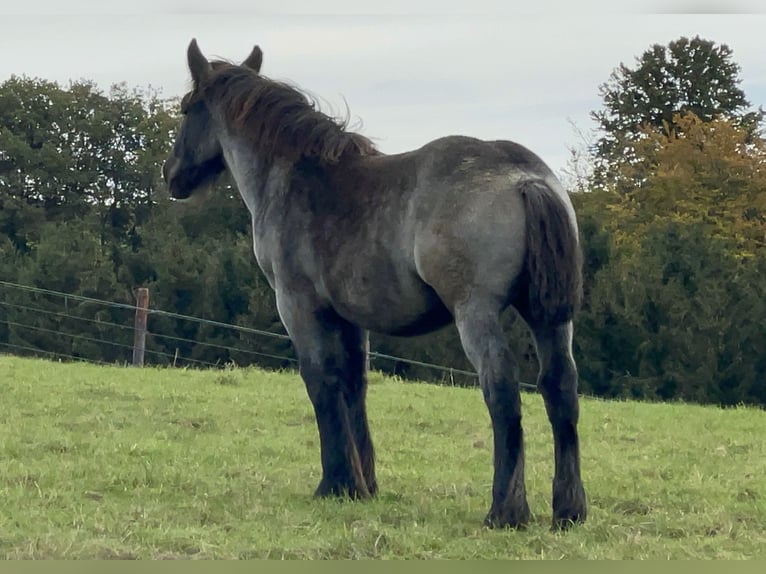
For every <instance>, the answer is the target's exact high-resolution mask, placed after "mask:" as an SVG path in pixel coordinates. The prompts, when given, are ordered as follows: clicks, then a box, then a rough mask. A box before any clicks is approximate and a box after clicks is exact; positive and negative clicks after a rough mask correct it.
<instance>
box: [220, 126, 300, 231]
mask: <svg viewBox="0 0 766 574" xmlns="http://www.w3.org/2000/svg"><path fill="white" fill-rule="evenodd" d="M221 144H222V147H223V155H224V158H225V159H226V164H227V165H228V167H229V171H230V172H231V175H232V177H233V178H234V181H235V183H236V184H237V189H238V190H239V193H240V195H241V196H242V199H243V200H244V202H245V205H247V208H248V210H249V211H250V214H251V215H253V217H255V216H256V214H258V213H263V212H264V211H265V210H266V205H267V204H268V203H269V202H270V201H271V200H272V199H273V198H274V196H275V195H276V194H278V193H281V191H282V189H283V187H284V185H285V181H286V178H287V175H288V173H287V172H288V170H287V167H286V166H283V165H281V164H280V163H279V162H274V163H270V164H265V163H264V162H263V161H262V160H261V159H260V158H259V157H258V155H257V154H256V153H255V151H254V150H253V149H252V146H251V145H250V144H248V143H247V142H244V141H242V140H241V139H239V138H236V137H230V136H225V137H223V138H222V140H221Z"/></svg>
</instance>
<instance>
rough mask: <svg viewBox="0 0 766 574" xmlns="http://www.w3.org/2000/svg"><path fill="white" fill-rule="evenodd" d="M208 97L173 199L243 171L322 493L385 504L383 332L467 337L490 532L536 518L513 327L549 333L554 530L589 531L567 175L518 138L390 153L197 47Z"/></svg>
mask: <svg viewBox="0 0 766 574" xmlns="http://www.w3.org/2000/svg"><path fill="white" fill-rule="evenodd" d="M186 55H187V63H188V68H189V72H190V74H191V90H190V91H189V92H188V93H187V94H186V95H185V96H184V97H183V98H182V100H181V104H180V108H181V110H180V111H181V114H182V117H181V118H180V125H179V128H178V131H177V134H176V138H175V143H174V146H173V148H172V151H171V152H170V153H169V155H168V158H167V160H166V161H165V162H164V164H163V166H162V175H163V179H164V181H165V182H166V184H167V186H168V190H169V193H170V196H171V198H173V199H176V200H188V199H190V198H192V197H193V196H195V197H199V193H200V192H201V191H202V190H205V191H206V190H208V189H210V187H211V186H212V185H213V183H214V182H215V181H216V180H217V179H218V177H219V176H220V175H221V174H223V173H224V172H228V173H229V174H230V175H231V176H232V178H233V181H234V183H235V185H236V187H237V189H238V191H239V193H240V195H241V197H242V199H243V201H244V203H245V205H246V206H247V209H248V210H249V212H250V214H251V218H252V235H253V248H254V253H255V259H256V261H257V263H258V265H259V266H260V268H261V270H262V272H263V274H264V276H265V277H266V279H267V281H268V283H269V284H270V286H271V288H272V289H273V291H274V293H275V297H276V305H277V310H278V312H279V317H280V320H281V321H282V323H283V325H284V327H285V329H286V331H287V334H288V335H289V337H290V339H291V340H292V343H293V346H294V349H295V352H296V355H297V359H298V368H299V372H300V376H301V378H302V379H303V381H304V383H305V387H306V391H307V394H308V397H309V399H310V401H311V404H312V405H313V409H314V413H315V416H316V423H317V427H318V431H319V440H320V453H321V466H322V475H321V480H320V482H319V485H318V486H317V488H316V491H315V493H314V494H315V495H316V496H319V497H324V496H339V497H350V498H352V499H365V498H369V497H371V496H374V495H375V494H376V492H377V490H378V483H377V479H376V473H375V453H374V449H373V442H372V439H371V435H370V429H369V425H368V419H367V412H366V396H367V372H366V369H367V360H366V358H367V348H368V347H367V343H368V339H367V337H368V334H369V332H371V331H372V332H377V333H383V334H389V335H395V336H412V335H419V334H423V333H428V332H432V331H434V330H437V329H440V328H442V327H445V326H446V325H448V324H450V323H451V322H454V324H455V325H456V327H457V330H458V333H459V335H460V341H461V345H462V347H463V349H464V351H465V354H466V356H467V357H468V359H469V360H470V362H471V364H472V365H473V366H474V368H475V369H476V372H477V373H478V377H479V384H480V388H481V391H482V394H483V398H484V401H485V403H486V406H487V408H488V411H489V415H490V419H491V423H492V430H493V443H494V449H493V464H494V476H493V484H492V501H491V506H490V509H489V512H488V514H487V515H486V519H485V524H486V525H487V526H488V527H491V528H506V527H507V528H521V527H524V526H525V525H527V524H528V523H529V521H530V509H529V505H528V503H527V496H526V486H525V478H524V440H523V428H522V424H521V397H520V392H519V382H518V366H517V362H516V359H515V357H514V356H513V354H512V352H511V350H510V347H509V345H508V343H507V341H506V337H505V335H504V332H503V329H502V327H501V322H500V316H501V313H502V312H503V311H504V310H505V309H506V308H509V307H511V308H513V309H515V311H516V313H517V314H518V315H519V316H520V317H521V318H522V319H523V320H524V321H525V322H526V324H527V325H528V326H529V329H530V331H531V333H532V336H533V341H534V345H535V347H536V351H537V356H538V360H539V364H540V369H539V375H538V380H537V385H538V388H539V391H540V392H541V394H542V396H543V399H544V401H545V406H546V411H547V415H548V418H549V421H550V424H551V427H552V432H553V439H554V454H555V472H554V477H553V487H552V490H553V496H552V507H553V520H552V527H553V528H566V527H568V526H569V525H571V524H574V523H577V522H582V521H584V520H585V518H586V513H587V503H586V496H585V490H584V488H583V484H582V480H581V477H580V450H579V438H578V431H577V424H578V417H579V404H578V395H577V376H578V375H577V366H576V364H575V360H574V358H573V354H572V337H573V326H572V320H573V317H574V315H575V314H576V312H577V309H578V307H579V306H580V304H581V300H582V250H581V247H580V240H579V231H578V225H577V220H576V216H575V212H574V208H573V206H572V203H571V201H570V199H569V196H568V194H567V192H566V191H565V190H564V188H563V187H562V185H561V183H560V182H559V181H558V180H557V178H556V177H555V175H554V174H553V172H552V171H551V169H550V168H549V167H548V166H546V164H545V163H544V162H543V161H542V160H541V159H540V158H539V157H538V156H537V155H535V154H534V153H533V152H531V151H530V150H528V149H527V148H525V147H523V146H522V145H520V144H517V143H514V142H511V141H502V140H500V141H484V140H479V139H476V138H471V137H467V136H457V135H451V136H447V137H442V138H439V139H435V140H433V141H431V142H429V143H426V144H425V145H423V146H422V147H421V148H419V149H415V150H412V151H407V152H404V153H398V154H385V153H382V152H381V151H380V150H379V149H378V148H377V146H376V145H374V143H373V142H372V141H371V140H370V139H369V138H367V137H365V136H363V135H360V134H359V133H355V132H353V131H350V130H349V129H347V128H348V126H347V121H343V120H340V119H337V118H334V117H331V116H329V115H327V114H325V113H324V112H322V111H321V109H319V107H318V106H317V105H316V103H315V101H314V100H312V99H311V98H309V97H308V96H307V95H306V94H305V92H304V91H302V90H300V89H298V88H295V87H293V86H292V85H290V84H287V83H284V82H278V81H275V80H272V79H270V78H268V77H266V76H264V75H262V74H261V65H262V62H263V52H262V50H261V49H260V48H259V47H258V46H257V45H256V46H255V47H254V48H253V49H252V52H251V53H250V54H249V55H248V57H247V58H246V59H245V60H244V61H243V62H242V63H241V64H236V63H233V62H229V61H225V60H213V61H209V60H208V59H207V58H206V57H205V56H204V55H203V53H202V52H201V50H200V48H199V46H198V44H197V41H196V39H192V41H191V42H190V44H189V46H188V49H187V54H186Z"/></svg>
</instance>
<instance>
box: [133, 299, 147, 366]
mask: <svg viewBox="0 0 766 574" xmlns="http://www.w3.org/2000/svg"><path fill="white" fill-rule="evenodd" d="M136 299H137V300H136V322H135V326H134V329H133V366H134V367H143V366H144V351H145V350H146V317H147V315H148V309H149V289H147V288H146V287H139V289H138V296H137V298H136Z"/></svg>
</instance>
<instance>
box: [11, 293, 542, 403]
mask: <svg viewBox="0 0 766 574" xmlns="http://www.w3.org/2000/svg"><path fill="white" fill-rule="evenodd" d="M0 287H3V288H5V289H8V290H16V291H21V292H27V293H35V294H38V295H45V296H48V297H54V298H58V299H60V300H61V304H60V305H61V307H63V308H64V310H63V311H62V310H52V309H46V308H43V307H39V306H32V305H29V304H26V305H24V304H20V303H13V302H10V301H7V300H3V301H0V307H5V308H9V309H16V310H20V311H25V312H27V313H31V314H32V315H34V314H39V315H45V316H49V317H56V318H60V319H67V320H68V319H73V320H75V321H80V322H82V323H85V324H87V323H91V324H94V325H97V326H100V327H108V328H115V329H120V330H124V331H125V332H126V335H127V334H129V333H131V332H132V331H133V323H132V320H131V321H130V322H128V323H126V324H120V323H115V322H114V321H105V320H103V319H98V318H95V317H94V318H91V317H82V316H78V315H74V314H72V313H71V312H70V311H69V309H68V307H69V304H70V302H78V303H88V304H92V305H97V306H101V307H104V308H109V309H121V310H125V311H129V312H131V313H133V314H135V312H136V310H138V307H137V306H136V305H131V304H129V303H118V302H115V301H107V300H104V299H98V298H95V297H87V296H84V295H74V294H71V293H64V292H61V291H56V290H52V289H45V288H42V287H35V286H31V285H21V284H18V283H13V282H9V281H0ZM49 303H50V302H49ZM147 313H148V315H149V317H150V318H151V317H166V318H169V319H176V320H181V321H190V322H193V323H198V324H203V325H208V326H211V327H218V328H222V329H230V330H233V331H236V332H239V333H244V334H248V335H255V336H258V337H267V338H272V339H279V340H286V341H289V340H290V338H289V336H288V335H287V334H285V333H275V332H271V331H265V330H262V329H255V328H253V327H246V326H243V325H233V324H230V323H223V322H220V321H214V320H211V319H205V318H203V317H194V316H190V315H184V314H181V313H175V312H171V311H165V310H162V309H153V308H149V309H148V310H147ZM2 324H5V325H6V326H8V327H14V328H16V329H25V330H27V331H32V332H40V333H45V334H48V335H54V336H57V337H69V338H71V339H73V340H80V341H84V342H88V343H94V344H104V345H110V346H113V347H115V348H118V349H125V350H130V351H132V349H133V345H132V344H128V343H121V342H118V341H113V340H107V339H104V338H102V337H95V336H91V335H84V334H82V333H69V332H66V331H63V330H56V329H50V328H47V327H40V326H38V325H33V324H30V323H22V322H19V321H11V320H8V319H2V318H0V325H2ZM147 335H148V336H150V337H151V338H153V339H157V340H166V341H173V342H176V343H185V344H188V345H192V346H200V347H207V348H212V349H218V350H221V351H227V352H229V353H242V354H244V355H248V356H252V357H260V358H264V359H272V360H277V361H283V362H285V363H287V364H291V365H295V364H296V363H297V359H296V358H295V357H294V356H287V355H280V354H276V353H269V352H264V351H259V350H253V349H245V348H241V347H234V346H230V345H222V344H219V343H212V342H207V341H200V340H193V339H189V338H186V337H179V336H177V335H169V334H165V333H160V332H155V331H153V330H152V329H151V328H150V329H148V331H147ZM0 346H2V347H5V348H9V349H14V350H16V351H24V352H27V353H40V354H43V355H48V356H55V357H58V358H62V359H67V360H77V361H87V362H94V363H102V364H104V363H105V362H104V361H102V360H96V359H89V358H88V357H82V356H77V355H72V354H68V353H60V352H55V351H50V350H46V349H41V348H39V347H35V346H32V345H28V344H26V345H24V344H17V343H11V342H2V341H0ZM145 352H146V354H148V355H152V356H155V357H162V358H165V359H167V360H168V362H169V363H171V364H172V365H177V364H178V363H179V362H181V363H189V364H191V365H199V366H204V367H221V366H222V365H223V363H222V362H216V363H213V362H210V361H203V360H200V359H195V358H191V357H184V356H180V355H179V354H178V351H176V353H175V354H171V353H167V352H164V351H157V350H153V349H149V348H147V349H146V351H145ZM369 357H370V359H374V360H383V361H393V362H396V363H403V364H406V365H412V366H417V367H422V368H426V369H431V370H433V371H437V372H441V373H444V374H446V375H448V376H449V377H450V379H451V377H452V376H453V375H460V376H465V377H471V378H477V377H478V375H477V374H476V373H475V372H472V371H467V370H464V369H457V368H453V367H449V366H445V365H438V364H434V363H429V362H426V361H419V360H416V359H409V358H407V357H397V356H394V355H389V354H385V353H380V352H377V351H370V352H369ZM122 362H124V363H125V364H128V363H129V362H130V361H129V360H128V359H125V361H122ZM520 386H521V387H522V388H526V389H532V390H534V389H536V387H535V385H532V384H529V383H520Z"/></svg>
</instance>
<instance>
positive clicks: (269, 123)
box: [200, 61, 379, 163]
mask: <svg viewBox="0 0 766 574" xmlns="http://www.w3.org/2000/svg"><path fill="white" fill-rule="evenodd" d="M212 67H213V73H212V74H211V75H210V77H209V79H208V80H207V81H206V82H205V83H204V85H202V86H200V89H201V92H202V94H203V97H204V98H205V99H206V100H208V101H209V100H211V99H214V100H216V101H217V102H218V103H219V104H220V105H221V108H222V110H223V113H224V115H225V117H226V120H227V121H228V122H229V123H230V126H231V127H232V128H233V129H234V130H236V131H237V132H238V133H240V134H243V135H246V136H247V137H248V138H249V139H250V141H251V142H252V143H253V145H254V146H255V147H256V149H257V150H258V152H260V153H261V154H265V155H266V156H267V157H274V156H282V157H286V158H288V159H290V160H292V161H297V160H298V159H300V158H301V157H306V158H315V159H317V160H319V161H320V162H322V163H337V162H338V161H339V160H340V159H341V158H342V157H344V156H349V155H377V154H378V153H379V152H378V150H377V148H376V147H375V144H373V143H372V142H371V141H370V140H369V139H368V138H366V137H364V136H362V135H360V134H357V133H353V132H349V131H346V127H347V122H345V121H339V120H336V119H334V118H332V117H330V116H328V115H327V114H325V113H323V112H321V111H320V110H319V109H317V108H318V106H317V105H316V103H314V102H312V101H311V100H310V99H309V98H308V97H307V96H306V95H305V94H304V93H302V92H300V91H299V90H297V89H295V88H293V87H292V86H289V85H287V84H284V83H281V82H276V81H273V80H270V79H268V78H266V77H264V76H262V75H257V74H255V73H254V72H252V71H251V70H248V69H247V68H243V67H241V66H236V65H233V64H230V63H228V62H220V61H218V62H213V63H212Z"/></svg>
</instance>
